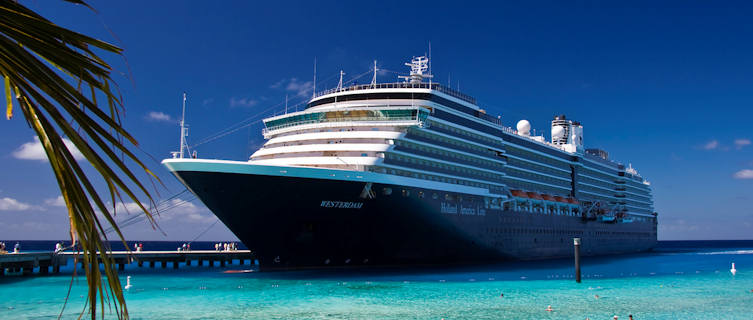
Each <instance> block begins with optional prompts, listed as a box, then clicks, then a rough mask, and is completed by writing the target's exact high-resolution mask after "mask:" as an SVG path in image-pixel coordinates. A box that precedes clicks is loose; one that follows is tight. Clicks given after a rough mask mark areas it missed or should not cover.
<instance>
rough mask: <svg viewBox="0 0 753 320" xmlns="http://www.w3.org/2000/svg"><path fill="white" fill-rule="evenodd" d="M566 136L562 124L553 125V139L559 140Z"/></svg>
mask: <svg viewBox="0 0 753 320" xmlns="http://www.w3.org/2000/svg"><path fill="white" fill-rule="evenodd" d="M564 137H565V128H564V127H562V126H553V127H552V140H559V139H561V138H564Z"/></svg>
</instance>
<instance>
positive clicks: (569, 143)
mask: <svg viewBox="0 0 753 320" xmlns="http://www.w3.org/2000/svg"><path fill="white" fill-rule="evenodd" d="M552 144H554V145H557V146H560V147H561V148H562V149H563V150H565V151H568V152H583V126H582V125H581V124H580V123H579V122H578V121H573V120H568V119H567V118H566V117H565V115H564V114H563V115H559V116H555V117H554V120H552Z"/></svg>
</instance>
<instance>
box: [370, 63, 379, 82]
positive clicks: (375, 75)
mask: <svg viewBox="0 0 753 320" xmlns="http://www.w3.org/2000/svg"><path fill="white" fill-rule="evenodd" d="M376 62H377V61H376V60H374V77H373V78H371V88H372V89H373V88H376V77H377V70H379V69H377V64H376Z"/></svg>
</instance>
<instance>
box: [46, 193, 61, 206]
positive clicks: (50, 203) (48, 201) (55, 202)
mask: <svg viewBox="0 0 753 320" xmlns="http://www.w3.org/2000/svg"><path fill="white" fill-rule="evenodd" d="M44 204H46V205H48V206H51V207H65V199H63V196H58V197H57V198H50V199H45V200H44Z"/></svg>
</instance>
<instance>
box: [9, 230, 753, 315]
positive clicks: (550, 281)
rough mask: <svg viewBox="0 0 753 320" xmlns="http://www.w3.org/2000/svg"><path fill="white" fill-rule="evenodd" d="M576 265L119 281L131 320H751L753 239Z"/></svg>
mask: <svg viewBox="0 0 753 320" xmlns="http://www.w3.org/2000/svg"><path fill="white" fill-rule="evenodd" d="M53 244H54V242H53ZM165 245H166V246H167V245H169V246H170V247H172V246H176V247H177V244H165ZM732 262H735V263H736V267H737V269H738V273H737V275H735V276H733V275H732V274H731V273H730V271H729V269H730V265H731V263H732ZM582 264H583V265H582V269H583V281H582V283H580V284H578V283H575V280H574V279H573V276H572V273H573V267H572V261H571V260H553V261H533V262H510V263H504V264H495V265H485V266H466V267H457V268H423V269H415V268H401V269H368V270H339V271H300V272H269V273H265V272H261V273H259V272H251V273H224V271H227V270H239V269H248V268H249V267H250V266H248V265H246V266H241V265H231V266H228V267H226V268H206V267H204V268H200V267H187V268H181V269H180V270H178V271H174V270H172V269H165V270H163V269H150V268H138V267H136V266H135V265H129V266H128V267H127V268H126V270H125V272H122V273H121V281H122V282H123V283H125V277H126V276H128V275H130V276H131V283H132V285H133V287H132V288H131V289H130V290H128V291H127V292H126V294H125V295H126V299H127V302H128V309H129V311H130V315H131V318H132V319H586V318H587V317H588V318H590V319H612V316H614V315H617V316H619V319H627V318H628V315H629V314H632V315H633V316H634V318H635V319H753V291H751V290H753V241H724V242H720V241H686V242H661V243H660V246H659V247H658V248H657V249H656V250H655V251H654V252H651V253H646V254H636V255H623V256H610V257H599V258H592V257H584V258H582ZM70 281H71V276H70V274H61V275H56V276H45V277H5V278H0V319H55V318H57V316H58V314H59V313H60V311H61V307H62V305H63V302H64V299H65V296H66V292H67V291H68V286H69V283H70ZM85 285H86V283H85V281H84V278H83V277H80V278H78V279H77V280H75V281H74V282H73V287H72V291H71V294H70V299H69V302H68V306H67V307H66V309H65V311H64V312H63V318H65V319H73V318H76V317H77V316H78V315H79V313H80V312H81V310H82V308H83V307H84V296H85V294H86V291H85ZM501 294H504V297H501V296H500V295H501ZM597 295H598V297H599V298H596V296H597ZM550 305H551V306H552V308H553V309H554V311H551V312H550V311H546V308H547V306H550ZM109 318H114V315H110V317H109Z"/></svg>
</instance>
